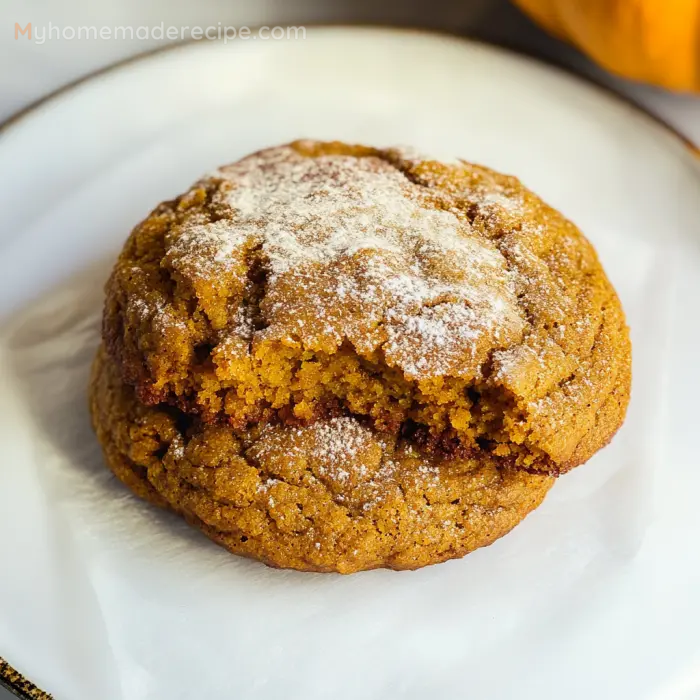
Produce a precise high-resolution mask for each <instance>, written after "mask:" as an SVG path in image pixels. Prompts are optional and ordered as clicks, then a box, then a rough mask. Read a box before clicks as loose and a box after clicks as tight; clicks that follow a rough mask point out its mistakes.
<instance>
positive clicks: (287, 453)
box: [90, 349, 554, 573]
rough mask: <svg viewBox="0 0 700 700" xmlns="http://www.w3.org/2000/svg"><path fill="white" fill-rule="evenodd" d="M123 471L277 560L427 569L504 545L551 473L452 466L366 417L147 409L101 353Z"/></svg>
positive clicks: (110, 434) (149, 494)
mask: <svg viewBox="0 0 700 700" xmlns="http://www.w3.org/2000/svg"><path fill="white" fill-rule="evenodd" d="M90 406H91V412H92V418H93V424H94V427H95V430H96V432H97V435H98V438H99V440H100V443H101V444H102V447H103V450H104V454H105V458H106V461H107V464H108V466H109V467H110V469H111V470H112V471H113V472H114V473H115V474H116V476H117V477H118V478H119V479H121V480H122V481H123V482H124V483H125V484H126V485H127V486H129V488H131V489H132V490H133V491H134V492H135V493H137V494H138V495H139V496H141V497H142V498H145V499H147V500H148V501H150V502H152V503H155V504H157V505H160V506H165V507H169V508H172V509H173V510H175V511H177V512H178V513H180V514H181V515H183V516H184V517H185V518H186V520H187V521H188V522H190V523H191V524H193V525H195V526H196V527H199V528H200V529H201V530H202V531H203V532H204V534H206V535H207V536H208V537H210V538H211V539H212V540H214V541H216V542H218V543H219V544H221V545H223V546H224V547H226V548H227V549H229V550H230V551H232V552H234V553H236V554H241V555H244V556H248V557H252V558H255V559H259V560H261V561H263V562H265V563H266V564H268V565H271V566H276V567H283V568H293V569H299V570H303V571H319V572H325V571H338V572H341V573H352V572H354V571H360V570H363V569H371V568H377V567H388V568H393V569H415V568H419V567H421V566H426V565H428V564H433V563H437V562H441V561H445V560H447V559H451V558H455V557H461V556H464V555H465V554H467V553H468V552H471V551H472V550H474V549H476V548H478V547H483V546H485V545H488V544H490V543H492V542H493V541H494V540H496V539H497V538H499V537H501V536H503V535H504V534H506V533H507V532H508V531H509V530H510V529H512V528H513V527H514V526H515V525H517V523H519V522H520V521H521V520H522V519H523V518H524V517H525V516H526V515H527V514H528V513H529V512H530V511H531V510H533V509H534V508H536V507H537V506H538V505H539V504H540V503H541V501H542V499H543V498H544V497H545V495H546V493H547V491H548V490H549V488H550V487H551V485H552V484H553V482H554V479H553V478H552V477H548V476H544V475H533V474H528V473H526V472H524V471H521V470H511V469H504V468H501V467H499V465H498V462H497V460H495V459H493V458H491V457H490V456H481V457H480V458H479V459H467V460H450V461H448V462H441V461H439V460H437V459H435V458H430V457H427V456H425V455H423V454H420V453H419V452H418V451H416V450H415V449H414V448H413V447H411V446H410V445H407V444H405V443H402V442H401V441H397V440H396V438H394V437H392V436H388V435H382V434H379V433H377V432H376V431H374V430H372V429H371V428H368V427H365V426H362V425H361V424H360V423H359V422H358V421H357V420H356V419H354V418H348V417H345V418H336V419H329V420H325V421H317V422H316V423H314V424H313V425H310V426H306V427H301V428H297V427H284V426H272V425H268V426H265V427H263V428H260V429H257V430H254V431H247V432H246V431H244V432H236V431H234V430H233V429H231V428H227V427H223V426H213V425H206V424H201V423H199V422H198V421H197V420H196V419H193V418H190V417H187V416H184V415H182V414H179V413H178V412H177V411H173V410H170V409H163V408H153V407H144V406H143V405H142V404H140V403H139V401H138V400H137V399H136V396H135V394H134V391H133V389H132V388H131V387H129V386H127V385H125V384H124V383H123V382H122V381H121V378H120V376H119V372H118V371H117V369H116V366H115V365H114V363H113V362H112V361H111V360H110V359H109V358H108V357H107V355H106V353H105V352H104V350H102V349H101V350H100V352H99V353H98V356H97V358H96V361H95V365H94V368H93V375H92V381H91V390H90Z"/></svg>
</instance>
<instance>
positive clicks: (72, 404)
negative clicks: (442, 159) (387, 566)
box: [0, 28, 700, 700]
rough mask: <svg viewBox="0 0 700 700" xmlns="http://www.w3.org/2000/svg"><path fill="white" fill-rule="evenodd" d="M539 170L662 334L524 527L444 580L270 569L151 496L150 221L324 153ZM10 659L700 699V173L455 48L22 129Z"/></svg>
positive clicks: (365, 56)
mask: <svg viewBox="0 0 700 700" xmlns="http://www.w3.org/2000/svg"><path fill="white" fill-rule="evenodd" d="M300 136H309V137H314V138H339V139H344V140H349V141H359V142H368V143H372V144H379V145H389V144H412V145H414V146H416V147H417V148H419V149H420V150H423V151H426V152H428V153H430V154H434V155H445V156H453V155H459V156H463V157H465V158H467V159H469V160H473V161H477V162H482V163H485V164H487V165H490V166H493V167H495V168H497V169H500V170H503V171H507V172H511V173H515V174H517V175H519V176H520V177H521V179H523V180H524V181H525V183H526V184H527V185H529V186H530V187H532V188H533V189H535V190H536V191H537V192H539V193H540V194H542V195H543V196H544V197H545V199H547V200H548V201H550V202H551V203H552V204H554V205H555V206H557V207H559V208H561V209H562V210H563V211H564V212H565V213H566V214H567V215H568V216H569V217H571V218H572V219H573V220H574V221H576V222H577V223H578V224H579V225H580V226H581V228H582V229H583V230H584V231H585V232H586V233H587V234H588V235H589V237H590V238H591V239H592V241H593V242H594V243H595V245H596V247H597V248H598V250H599V252H600V255H601V258H602V260H603V262H604V264H605V266H606V268H607V270H608V272H609V274H610V277H611V278H612V280H613V282H614V283H615V284H616V286H617V288H618V290H619V292H620V295H621V297H622V300H623V303H624V305H625V308H626V311H627V314H628V317H629V320H630V324H631V327H632V335H633V343H634V391H633V399H632V404H631V407H630V411H629V417H628V420H627V423H626V424H625V426H624V428H623V429H622V430H621V431H620V433H619V434H618V436H617V438H616V439H615V440H614V442H613V444H612V445H611V446H610V447H608V448H607V449H606V450H604V451H603V452H602V453H600V454H599V455H597V456H596V457H595V458H594V459H593V460H591V462H590V463H589V464H588V465H586V466H585V467H583V468H581V469H579V470H577V471H575V472H574V473H572V474H570V475H567V476H566V477H563V478H562V479H561V480H560V482H559V483H558V484H557V485H556V486H555V488H554V489H553V491H552V492H551V495H550V496H549V497H548V499H547V501H546V502H545V504H544V505H543V506H542V507H541V508H540V509H539V510H538V511H536V512H535V513H534V514H533V515H532V516H530V517H529V518H528V519H527V520H526V521H525V523H524V524H523V525H522V526H521V527H519V528H517V529H516V530H515V531H514V532H513V533H512V534H511V535H509V536H508V537H506V538H504V539H502V540H500V541H499V542H497V543H496V544H495V545H493V546H491V547H489V548H487V549H485V550H481V551H479V552H476V553H475V554H473V555H470V556H469V557H467V558H466V559H464V560H461V561H454V562H450V563H447V564H443V565H440V566H435V567H430V568H428V569H424V570H421V571H418V572H415V573H401V574H397V573H393V572H387V571H375V572H368V573H364V574H358V575H355V576H352V577H347V578H343V577H338V576H332V575H308V574H306V575H305V574H298V573H295V572H281V571H272V570H269V569H266V568H265V567H263V566H262V565H259V564H256V563H255V562H250V561H244V560H240V559H238V558H236V557H233V556H231V555H229V554H227V553H226V552H224V551H223V550H220V549H218V548H217V547H215V546H214V545H212V544H210V543H209V542H208V541H206V540H205V539H204V538H203V537H202V536H200V535H199V534H197V533H194V532H191V531H190V530H189V529H188V528H187V527H186V526H185V525H184V524H183V523H181V522H180V521H179V520H178V519H176V518H174V517H171V516H169V515H167V514H163V513H160V512H156V511H155V510H154V509H152V508H150V507H148V506H146V505H144V504H142V503H140V502H139V501H137V500H136V499H135V498H133V497H132V496H131V495H130V494H129V493H128V492H127V491H126V490H125V489H124V488H122V487H121V486H120V485H119V484H117V483H116V482H115V481H114V479H113V478H112V477H111V476H110V475H109V474H108V472H107V471H106V470H105V468H104V467H103V465H102V462H101V457H100V454H99V450H98V448H97V446H96V443H95V439H94V437H93V436H92V434H91V431H90V429H89V423H88V416H87V409H86V400H85V390H86V383H87V372H88V365H89V362H90V359H91V356H92V354H93V352H94V349H95V347H96V345H97V342H98V326H99V314H100V304H101V284H102V282H103V281H104V279H105V278H106V275H107V273H108V270H109V266H110V264H111V261H112V260H113V258H114V256H115V254H116V252H117V251H118V249H119V248H120V246H121V244H122V242H123V240H124V238H125V236H126V235H127V233H128V231H129V230H130V228H131V227H132V226H133V225H134V224H135V223H136V222H137V221H138V220H139V219H141V218H142V217H143V216H144V215H145V214H146V213H147V212H148V211H149V209H150V208H151V207H152V205H154V204H155V203H156V202H158V201H159V200H161V199H164V198H169V197H172V196H173V195H175V194H176V193H178V192H179V191H181V190H182V189H183V188H185V187H186V186H187V185H188V184H189V183H190V182H191V181H193V180H194V179H196V178H197V177H198V176H199V175H200V174H202V173H203V172H205V171H207V170H209V169H211V168H213V167H214V166H216V165H218V164H220V163H223V162H226V161H231V160H233V159H236V158H238V157H239V156H242V155H244V154H245V153H247V152H249V151H251V150H253V149H257V148H260V147H263V146H268V145H272V144H276V143H279V142H283V141H287V140H290V139H292V138H295V137H300ZM0 221H1V225H0V315H1V317H2V332H1V333H0V417H1V418H2V420H1V421H0V444H1V445H2V452H1V454H2V460H1V461H0V543H1V546H2V549H1V552H2V555H1V558H0V655H2V656H4V657H5V658H6V659H7V660H8V661H9V662H10V663H12V664H13V665H15V666H16V667H17V668H18V669H19V670H20V671H22V672H24V673H25V674H26V675H28V676H29V677H30V678H31V679H32V680H33V681H34V682H36V683H37V684H38V685H39V686H40V687H43V688H45V689H46V690H48V691H50V692H52V693H54V694H55V696H56V698H57V699H58V700H95V699H96V698H99V699H100V700H122V699H123V700H146V699H148V700H151V699H153V700H165V699H168V700H172V699H175V698H181V699H188V700H189V699H194V698H196V699H197V700H199V699H200V698H256V699H257V698H269V699H277V698H280V697H288V698H330V697H333V698H338V699H344V698H362V699H363V700H364V699H365V698H377V699H379V698H381V699H382V700H385V699H388V698H392V699H393V698H424V697H426V696H427V697H430V698H435V699H443V698H444V699H445V700H447V699H450V700H452V699H453V698H462V697H470V698H480V699H481V698H487V699H489V700H491V699H494V700H496V699H506V698H513V697H518V698H540V699H542V698H567V699H568V700H575V699H581V700H583V699H586V700H588V699H589V698H592V697H596V698H611V699H613V698H614V699H615V700H619V699H620V698H635V699H637V700H639V699H643V698H650V699H652V698H653V699H658V700H662V699H663V700H667V699H672V700H685V699H688V700H690V699H691V698H698V697H700V632H699V631H698V630H699V629H700V597H699V596H698V590H700V554H699V553H698V545H697V538H698V535H700V507H699V505H698V499H700V458H699V457H698V455H699V452H698V448H697V447H696V444H697V442H696V440H697V434H698V428H697V416H698V395H699V392H700V381H699V380H700V361H699V359H698V348H699V347H700V334H699V332H698V315H699V313H698V305H699V304H700V276H699V275H698V273H699V272H700V167H698V163H697V162H696V160H695V159H694V157H693V156H692V155H691V153H690V152H689V151H688V150H687V149H686V148H685V147H684V146H683V144H682V143H681V141H680V140H679V139H677V138H676V137H674V136H673V135H672V134H670V133H669V132H667V131H666V130H665V129H664V128H663V127H662V126H660V125H658V124H657V123H655V122H654V121H653V120H651V119H650V118H647V117H646V116H644V115H643V114H641V113H640V112H638V111H636V110H635V109H634V108H632V107H630V106H628V105H627V104H624V103H622V102H620V101H618V100H616V99H615V98H613V97H611V96H610V95H608V94H606V93H604V92H601V91H599V90H598V89H596V88H593V87H590V86H588V85H586V84H583V83H581V82H578V81H577V80H575V79H573V78H571V77H569V76H567V75H565V74H562V73H560V72H557V71H555V70H553V69H550V68H547V67H544V66H541V65H539V64H537V63H534V62H532V61H529V60H526V59H523V58H521V57H518V56H512V55H509V54H507V53H504V52H502V51H499V50H496V49H493V48H488V47H485V46H481V45H475V44H470V43H467V42H464V41H460V40H456V39H452V38H447V37H442V36H438V35H429V34H420V33H414V32H400V31H380V30H370V29H321V28H317V29H315V28H310V29H309V30H308V35H307V39H306V40H303V41H302V40H298V41H289V42H275V41H268V42H254V41H248V42H247V43H246V42H241V43H236V44H229V45H228V46H224V45H219V44H196V45H188V46H184V47H181V48H177V49H175V50H171V51H168V52H164V53H159V54H156V55H152V56H150V57H148V58H145V59H143V60H140V61H137V62H133V63H130V64H128V65H125V66H123V67H121V68H119V69H117V70H113V71H111V72H109V73H106V74H103V75H101V76H99V77H97V78H95V79H93V80H90V81H88V82H86V83H83V84H81V85H79V86H78V87H76V88H74V89H72V90H70V91H68V92H65V93H63V94H62V95H60V96H58V97H56V98H54V99H52V100H50V101H49V102H46V103H44V104H43V105H42V106H40V107H39V108H38V109H35V110H34V111H33V112H31V113H29V114H28V115H26V116H25V117H24V118H22V119H21V120H20V121H18V122H16V123H15V124H13V125H12V126H10V127H9V128H7V129H6V130H5V131H4V132H3V133H2V134H0Z"/></svg>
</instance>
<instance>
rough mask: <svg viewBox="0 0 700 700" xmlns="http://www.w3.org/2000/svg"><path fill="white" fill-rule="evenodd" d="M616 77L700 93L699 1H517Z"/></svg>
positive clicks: (530, 13)
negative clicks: (617, 75)
mask: <svg viewBox="0 0 700 700" xmlns="http://www.w3.org/2000/svg"><path fill="white" fill-rule="evenodd" d="M515 3H516V4H517V5H519V6H520V7H521V8H522V9H523V10H525V12H527V13H528V14H529V15H531V16H532V17H533V19H535V20H536V21H537V22H539V23H540V24H542V25H543V26H544V27H545V28H546V29H548V30H549V31H550V32H552V33H554V34H556V35H557V36H559V37H561V38H562V39H565V40H567V41H569V42H571V43H572V44H574V45H575V46H577V47H578V48H579V49H581V50H582V51H584V52H585V53H587V54H588V55H589V56H591V58H593V60H594V61H596V62H597V63H599V64H600V65H601V66H603V67H604V68H606V69H607V70H609V71H612V72H613V73H617V74H619V75H623V76H625V77H627V78H632V79H633V80H640V81H643V82H648V83H654V84H655V85H661V86H663V87H667V88H671V89H674V90H693V91H700V0H515Z"/></svg>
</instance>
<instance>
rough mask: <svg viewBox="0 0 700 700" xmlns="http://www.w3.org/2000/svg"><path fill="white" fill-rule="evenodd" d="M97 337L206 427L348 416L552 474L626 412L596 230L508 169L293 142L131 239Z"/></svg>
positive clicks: (198, 189)
mask: <svg viewBox="0 0 700 700" xmlns="http://www.w3.org/2000/svg"><path fill="white" fill-rule="evenodd" d="M104 340H105V344H106V347H107V351H108V352H109V354H110V356H111V357H112V358H113V360H114V361H115V362H116V364H117V366H118V367H119V371H120V373H121V376H122V378H123V380H124V381H125V382H127V383H128V384H130V385H132V386H134V387H135V389H136V392H137V396H138V397H139V400H140V401H142V402H143V403H145V404H150V405H155V404H158V403H163V402H165V403H168V404H171V405H173V406H177V407H178V408H179V409H180V410H182V411H184V412H186V413H190V414H193V415H197V416H200V417H201V419H202V420H203V421H204V422H206V423H210V424H212V425H216V424H226V425H228V426H231V427H233V428H235V429H236V430H247V429H250V428H252V427H255V426H261V425H263V424H266V423H283V424H287V425H290V426H300V425H312V424H313V423H314V421H317V420H321V419H323V420H328V419H329V418H332V417H334V416H346V415H352V416H357V417H360V418H362V419H364V420H368V421H370V422H371V424H372V425H373V427H374V428H375V429H376V430H378V431H380V432H383V433H393V434H396V435H399V434H400V435H403V436H404V437H406V438H409V439H410V440H412V441H413V442H414V444H417V445H420V446H422V447H423V448H425V449H427V450H432V451H433V452H434V453H435V454H436V455H442V456H445V455H448V456H449V455H452V456H459V457H462V458H469V457H472V456H474V457H477V458H479V459H482V458H483V457H485V456H491V457H493V458H494V459H497V460H500V463H501V464H504V465H505V464H509V465H512V466H514V467H516V468H523V469H527V470H529V471H537V472H543V473H548V474H559V473H562V472H564V471H567V470H568V469H571V468H572V467H575V466H577V465H578V464H581V463H582V462H584V461H586V460H587V459H588V458H589V457H590V456H591V455H592V454H593V453H594V452H596V451H597V450H598V449H599V448H601V447H602V446H603V445H605V444H606V443H607V442H608V441H609V440H610V439H611V437H612V436H613V434H614V433H615V432H616V430H617V429H618V428H619V426H620V425H621V423H622V421H623V418H624V414H625V410H626V407H627V403H628V399H629V390H630V344H629V336H628V330H627V327H626V324H625V318H624V314H623V312H622V309H621V307H620V303H619V300H618V297H617V295H616V294H615V291H614V289H613V288H612V286H611V284H610V282H609V281H608V279H607V277H606V276H605V273H604V272H603V269H602V267H601V265H600V263H599V261H598V258H597V256H596V254H595V251H594V250H593V247H592V246H591V245H590V243H589V242H588V241H587V240H586V239H585V238H584V236H583V235H582V234H581V232H580V231H579V230H578V229H577V228H576V226H574V224H572V223H571V222H570V221H567V220H566V219H565V218H564V217H563V216H562V215H561V214H560V213H559V212H557V211H555V210H554V209H552V208H551V207H549V206H548V205H546V204H545V203H544V202H543V201H542V200H541V199H540V198H539V197H537V196H536V195H534V194H533V193H532V192H530V191H529V190H527V189H526V188H525V187H523V186H522V185H521V183H520V182H519V181H518V180H517V179H516V178H513V177H508V176H504V175H500V174H498V173H495V172H493V171H491V170H488V169H487V168H484V167H480V166H476V165H471V164H469V163H466V162H462V161H459V162H455V163H450V164H446V163H440V162H437V161H435V160H425V159H421V158H418V157H414V156H412V155H411V154H409V153H407V152H404V151H401V150H376V149H373V148H366V147H363V146H349V145H345V144H342V143H318V142H312V141H299V142H295V143H292V144H290V145H288V146H281V147H277V148H271V149H268V150H264V151H261V152H259V153H255V154H253V155H251V156H249V157H247V158H244V159H243V160H241V161H239V162H237V163H234V164H233V165H230V166H226V167H223V168H221V169H219V170H218V171H216V172H215V173H213V174H212V175H210V176H209V177H207V178H205V179H203V180H201V181H200V182H198V183H197V184H195V185H194V186H193V187H192V188H191V189H190V190H189V191H188V192H186V193H185V194H183V195H182V196H181V197H179V198H178V199H176V200H174V201H172V202H166V203H164V204H161V205H160V206H159V207H157V208H156V209H155V210H154V211H153V213H152V214H151V215H150V216H149V217H148V218H147V219H146V220H145V221H144V222H143V223H141V224H139V225H138V226H137V227H136V229H135V230H134V231H133V232H132V234H131V236H130V238H129V240H128V242H127V243H126V246H125V248H124V250H123V252H122V254H121V256H120V258H119V261H118V263H117V265H116V267H115V269H114V272H113V274H112V276H111V279H110V281H109V283H108V285H107V302H106V306H105V314H104Z"/></svg>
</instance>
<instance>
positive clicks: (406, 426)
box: [196, 342, 546, 467]
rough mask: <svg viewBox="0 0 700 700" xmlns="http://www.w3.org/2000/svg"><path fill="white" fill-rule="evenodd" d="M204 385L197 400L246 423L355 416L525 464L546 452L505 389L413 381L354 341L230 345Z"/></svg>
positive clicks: (435, 443) (437, 445)
mask: <svg viewBox="0 0 700 700" xmlns="http://www.w3.org/2000/svg"><path fill="white" fill-rule="evenodd" d="M199 382H200V384H199V387H198V390H197V397H196V403H197V404H198V405H202V406H206V407H207V408H208V409H209V411H210V412H211V414H212V415H214V414H221V413H223V414H224V415H225V416H226V417H227V418H228V420H229V421H230V422H231V423H232V424H233V425H235V426H237V427H240V428H242V427H245V426H246V425H249V424H253V423H256V422H259V421H260V420H274V421H280V422H283V423H295V422H297V423H301V424H303V423H308V422H311V421H313V420H316V419H318V418H324V417H328V416H333V415H343V414H350V415H354V416H359V417H366V418H368V419H369V420H370V421H371V422H372V423H373V425H374V426H375V427H376V428H377V429H379V430H383V431H388V432H396V431H400V432H402V433H403V434H404V435H410V436H412V437H414V438H415V439H416V441H418V442H421V443H423V444H424V445H425V446H426V447H428V448H429V449H435V450H437V451H440V452H443V453H447V454H449V453H454V452H460V453H464V452H471V451H473V450H487V451H489V452H491V453H493V454H495V455H497V456H500V457H504V458H510V459H512V460H513V463H514V464H516V465H518V466H525V467H531V466H534V465H535V463H536V462H538V461H542V460H544V459H545V457H546V456H545V455H544V453H543V452H541V451H540V450H537V448H533V447H530V446H528V445H527V431H526V430H525V429H524V428H523V427H522V426H521V425H520V424H521V423H522V416H521V415H520V414H519V412H518V410H517V407H516V406H515V405H514V401H513V400H512V399H511V398H509V397H507V396H506V395H505V392H504V391H503V390H500V389H498V388H493V387H488V386H487V385H485V384H479V383H478V382H474V381H468V380H464V379H460V378H455V377H436V378H432V379H427V380H423V381H410V380H408V379H406V378H405V377H404V376H403V374H402V373H401V372H400V371H399V370H397V369H396V368H392V367H389V366H387V364H386V363H385V362H384V361H383V360H382V357H381V353H374V354H373V355H370V356H361V355H359V354H358V353H357V352H355V351H354V350H353V349H352V348H351V347H349V346H348V345H347V344H345V345H343V346H342V347H341V348H340V349H339V350H338V351H337V352H335V353H323V352H313V351H310V350H304V349H303V348H301V347H289V346H285V345H283V344H281V343H279V342H268V343H261V344H260V345H258V347H256V348H255V349H254V350H253V352H252V353H251V354H250V355H241V354H239V353H235V354H234V355H233V356H231V357H227V354H226V346H225V345H224V346H223V347H222V348H219V349H217V350H215V351H214V353H213V366H212V367H211V368H210V371H209V372H202V373H201V374H200V375H199ZM222 390H223V391H222Z"/></svg>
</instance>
